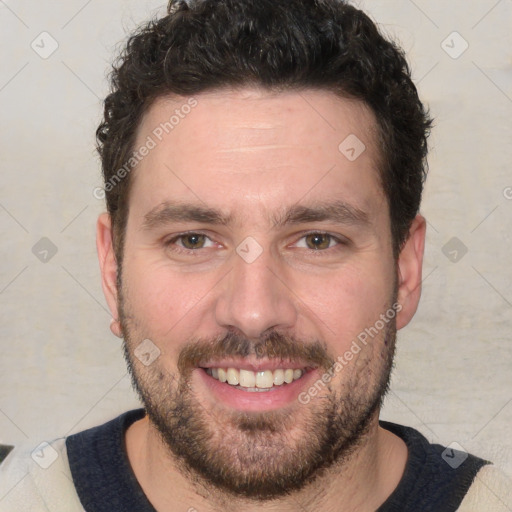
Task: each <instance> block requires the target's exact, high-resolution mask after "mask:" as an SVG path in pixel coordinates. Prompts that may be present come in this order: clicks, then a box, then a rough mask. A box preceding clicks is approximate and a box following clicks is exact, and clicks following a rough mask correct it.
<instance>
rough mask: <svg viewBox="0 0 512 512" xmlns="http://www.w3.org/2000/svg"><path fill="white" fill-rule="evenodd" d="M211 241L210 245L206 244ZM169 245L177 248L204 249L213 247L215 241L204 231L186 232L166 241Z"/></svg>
mask: <svg viewBox="0 0 512 512" xmlns="http://www.w3.org/2000/svg"><path fill="white" fill-rule="evenodd" d="M208 242H210V245H206V244H207V243H208ZM166 245H167V246H171V247H172V246H175V248H176V249H177V250H180V249H186V250H191V251H193V250H197V249H204V248H205V247H212V245H213V242H212V241H211V240H210V239H209V238H208V237H207V236H206V235H203V234H202V233H184V234H182V235H178V236H176V237H174V238H172V239H171V240H169V241H168V242H166Z"/></svg>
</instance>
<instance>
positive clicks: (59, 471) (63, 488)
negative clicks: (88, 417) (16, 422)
mask: <svg viewBox="0 0 512 512" xmlns="http://www.w3.org/2000/svg"><path fill="white" fill-rule="evenodd" d="M20 510H30V511H31V512H32V511H33V512H39V511H41V512H42V511H48V510H51V511H52V512H83V508H82V506H81V505H80V500H79V499H78V496H77V494H76V491H75V488H74V485H73V480H72V478H71V473H70V469H69V463H68V458H67V450H66V439H65V438H59V439H56V440H54V441H51V442H43V443H40V444H39V445H37V446H33V445H22V446H19V447H17V448H15V449H14V450H12V451H11V452H10V453H9V454H8V455H7V457H6V458H5V459H4V460H3V462H2V463H1V464H0V512H18V511H20Z"/></svg>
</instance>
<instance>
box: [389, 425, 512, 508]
mask: <svg viewBox="0 0 512 512" xmlns="http://www.w3.org/2000/svg"><path fill="white" fill-rule="evenodd" d="M380 425H381V427H383V428H385V429H386V430H389V431H391V432H392V433H393V434H395V435H397V436H398V437H400V438H402V439H403V440H404V441H405V443H406V445H407V449H408V460H407V464H406V467H405V471H404V474H403V476H402V479H401V481H400V483H399V484H398V487H397V488H396V489H395V491H394V492H393V494H392V495H391V496H390V498H389V499H388V500H387V501H386V503H385V504H384V506H383V507H382V508H380V509H379V511H380V512H388V511H391V510H401V511H408V510H411V511H413V510H414V511H415V510H423V511H436V512H440V511H451V512H453V511H456V510H459V509H460V507H461V506H462V504H463V503H469V508H467V507H466V508H463V509H460V510H464V511H465V512H470V511H472V512H476V511H478V512H481V511H482V512H483V511H487V510H489V511H491V510H497V511H498V510H500V509H493V508H483V507H482V506H481V504H482V503H486V501H485V499H486V498H485V497H484V498H481V496H482V495H484V494H485V493H484V490H485V488H487V487H489V484H488V481H490V480H492V479H493V478H499V477H498V475H499V474H500V472H499V470H497V469H496V467H495V466H493V465H492V464H491V462H489V461H487V460H484V459H482V458H480V457H477V456H476V455H473V454H470V453H467V452H465V451H463V450H461V449H460V448H461V447H460V446H459V445H456V444H455V443H454V444H452V445H449V446H443V445H440V444H435V443H430V442H429V441H428V440H427V438H426V437H425V436H424V435H423V434H421V433H420V432H418V431H417V430H415V429H413V428H411V427H406V426H403V425H397V424H394V423H390V422H385V421H381V422H380ZM503 478H505V477H504V475H501V477H500V478H499V481H500V482H501V484H500V485H501V486H502V487H503V488H506V487H507V484H506V483H505V482H504V481H503V480H502V479H503ZM508 485H510V484H508ZM471 496H475V498H472V497H471ZM475 499H481V500H483V501H480V502H478V503H479V504H480V506H478V507H476V508H475V507H474V506H473V503H475V501H474V500H475ZM467 500H468V501H467ZM397 507H398V508H397ZM504 510H508V509H504Z"/></svg>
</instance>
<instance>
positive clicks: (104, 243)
mask: <svg viewBox="0 0 512 512" xmlns="http://www.w3.org/2000/svg"><path fill="white" fill-rule="evenodd" d="M112 240H113V237H112V223H111V220H110V215H109V214H108V213H102V214H101V215H100V216H99V217H98V221H97V223H96V249H97V251H98V260H99V264H100V271H101V285H102V288H103V293H104V295H105V299H106V300H107V304H108V307H109V309H110V312H111V313H112V317H113V319H114V321H117V320H118V319H119V312H118V309H117V296H118V293H117V270H118V269H117V261H116V257H115V253H114V246H113V243H112ZM112 332H114V331H112ZM114 334H116V336H117V335H118V334H117V333H116V332H114Z"/></svg>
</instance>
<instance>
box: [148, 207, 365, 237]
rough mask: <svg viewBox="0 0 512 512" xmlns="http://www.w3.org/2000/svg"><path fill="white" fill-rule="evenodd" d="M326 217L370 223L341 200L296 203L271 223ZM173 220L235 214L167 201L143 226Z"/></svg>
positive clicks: (219, 220) (222, 219)
mask: <svg viewBox="0 0 512 512" xmlns="http://www.w3.org/2000/svg"><path fill="white" fill-rule="evenodd" d="M325 221H330V222H333V223H336V224H345V225H357V226H361V227H364V226H367V225H369V224H370V221H369V217H368V214H367V213H366V212H365V211H363V210H361V209H360V208H357V207H356V206H353V205H351V204H349V203H346V202H344V201H341V200H336V201H331V202H322V203H318V202H317V203H313V204H311V205H293V206H291V207H289V208H288V209H286V210H284V212H280V213H278V214H277V215H273V216H272V217H271V224H272V226H273V227H274V228H279V227H283V226H286V225H295V224H303V223H311V222H325ZM173 222H199V223H202V224H211V225H218V226H229V225H230V224H232V223H233V216H232V215H226V214H224V213H222V212H221V211H220V210H217V209H215V208H209V207H205V206H202V205H199V204H192V203H182V202H170V201H164V202H163V203H161V204H159V205H158V206H156V207H155V208H153V209H151V210H150V211H149V212H148V213H146V214H145V215H144V221H143V224H142V229H143V230H144V231H151V230H153V229H157V228H159V227H161V226H165V225H167V224H172V223H173Z"/></svg>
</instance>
